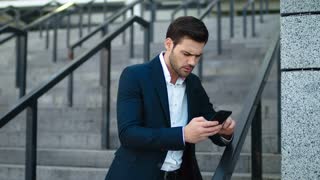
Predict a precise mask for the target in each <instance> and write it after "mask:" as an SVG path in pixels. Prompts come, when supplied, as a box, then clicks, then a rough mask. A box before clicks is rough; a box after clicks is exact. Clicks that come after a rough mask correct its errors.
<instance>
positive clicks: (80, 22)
mask: <svg viewBox="0 0 320 180" xmlns="http://www.w3.org/2000/svg"><path fill="white" fill-rule="evenodd" d="M82 11H83V9H82V7H80V8H79V39H81V38H82V34H83V33H82V28H83V12H82Z"/></svg>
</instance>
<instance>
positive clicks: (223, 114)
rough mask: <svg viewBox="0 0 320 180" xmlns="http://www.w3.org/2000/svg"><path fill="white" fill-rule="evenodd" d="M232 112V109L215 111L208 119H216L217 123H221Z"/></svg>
mask: <svg viewBox="0 0 320 180" xmlns="http://www.w3.org/2000/svg"><path fill="white" fill-rule="evenodd" d="M231 114H232V111H226V110H221V111H218V112H216V113H215V114H214V115H213V116H212V117H211V118H210V119H209V121H218V122H219V124H223V123H224V121H225V120H227V119H228V117H229V116H230V115H231Z"/></svg>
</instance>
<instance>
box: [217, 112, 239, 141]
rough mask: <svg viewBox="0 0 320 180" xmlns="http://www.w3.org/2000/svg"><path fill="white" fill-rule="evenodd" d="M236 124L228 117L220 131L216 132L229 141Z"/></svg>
mask: <svg viewBox="0 0 320 180" xmlns="http://www.w3.org/2000/svg"><path fill="white" fill-rule="evenodd" d="M235 126H236V122H235V121H234V120H233V119H232V118H231V117H229V118H228V119H227V120H226V121H225V122H224V123H223V124H222V128H221V130H220V131H219V132H218V133H219V134H220V135H221V136H222V137H224V138H226V139H230V138H231V137H232V134H233V132H234V128H235Z"/></svg>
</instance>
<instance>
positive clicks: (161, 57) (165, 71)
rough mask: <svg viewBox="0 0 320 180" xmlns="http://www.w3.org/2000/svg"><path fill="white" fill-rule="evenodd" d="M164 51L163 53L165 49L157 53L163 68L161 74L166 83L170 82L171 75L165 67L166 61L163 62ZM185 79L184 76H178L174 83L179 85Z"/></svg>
mask: <svg viewBox="0 0 320 180" xmlns="http://www.w3.org/2000/svg"><path fill="white" fill-rule="evenodd" d="M164 53H165V51H162V52H161V53H160V54H159V59H160V62H161V66H162V70H163V74H164V77H165V80H166V82H167V83H171V82H170V81H171V75H170V72H169V69H168V67H167V65H166V62H165V60H164V56H163V55H164ZM185 79H186V78H181V77H179V78H178V80H177V82H176V85H181V84H183V82H184V80H185Z"/></svg>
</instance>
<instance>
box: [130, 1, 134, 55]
mask: <svg viewBox="0 0 320 180" xmlns="http://www.w3.org/2000/svg"><path fill="white" fill-rule="evenodd" d="M133 15H134V10H133V7H132V8H131V16H133ZM133 42H134V24H132V25H131V27H130V50H129V52H130V58H133V57H134V46H133Z"/></svg>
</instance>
